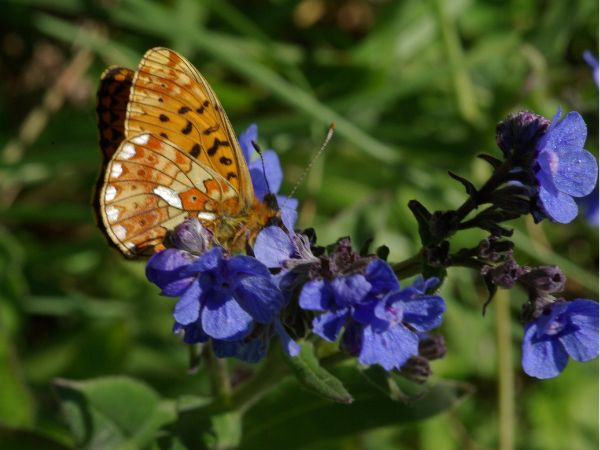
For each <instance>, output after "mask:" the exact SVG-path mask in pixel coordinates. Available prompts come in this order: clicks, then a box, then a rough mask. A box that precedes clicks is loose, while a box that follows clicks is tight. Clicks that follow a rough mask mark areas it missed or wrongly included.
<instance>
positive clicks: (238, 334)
mask: <svg viewBox="0 0 600 450" xmlns="http://www.w3.org/2000/svg"><path fill="white" fill-rule="evenodd" d="M252 326H253V323H252V317H251V316H250V314H248V313H247V312H246V311H244V310H243V309H242V308H241V307H240V305H238V303H237V302H236V301H235V299H234V298H233V297H227V296H225V295H223V294H219V295H214V296H211V298H210V299H209V301H208V302H207V303H206V305H205V306H204V308H202V328H203V330H204V332H205V333H206V334H208V335H209V336H210V337H212V338H215V339H221V340H225V341H235V340H239V339H242V338H244V337H245V336H247V335H248V334H249V333H250V332H251V331H252Z"/></svg>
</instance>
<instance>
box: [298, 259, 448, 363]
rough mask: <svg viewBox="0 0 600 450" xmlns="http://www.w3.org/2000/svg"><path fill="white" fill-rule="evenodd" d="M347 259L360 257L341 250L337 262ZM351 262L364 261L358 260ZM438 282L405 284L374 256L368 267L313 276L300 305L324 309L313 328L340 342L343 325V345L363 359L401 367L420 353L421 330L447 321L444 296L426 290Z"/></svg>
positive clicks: (305, 286)
mask: <svg viewBox="0 0 600 450" xmlns="http://www.w3.org/2000/svg"><path fill="white" fill-rule="evenodd" d="M345 259H346V260H348V261H352V260H353V259H354V257H353V255H352V254H347V255H346V258H344V257H342V255H341V254H339V255H338V258H337V259H336V262H337V264H340V265H343V264H344V260H345ZM351 264H352V265H355V266H356V265H358V266H360V264H357V261H356V260H354V261H353V262H352V263H351ZM331 266H334V265H331ZM331 266H330V268H331ZM340 268H341V267H339V266H338V267H337V269H338V270H339V269H340ZM346 269H347V267H346ZM336 272H337V270H336V271H335V272H334V273H336ZM436 282H437V281H436V280H433V279H430V280H427V281H424V280H423V279H421V278H419V279H417V280H416V281H415V283H413V284H412V285H411V286H408V287H406V288H404V289H400V285H399V283H398V280H397V279H396V276H395V274H394V272H393V270H392V268H391V267H390V266H389V265H388V264H387V263H386V262H385V261H383V260H381V259H373V258H372V259H371V260H370V262H369V263H368V264H367V265H366V267H364V269H363V270H360V271H356V272H354V273H346V274H343V273H339V272H338V273H337V274H336V275H335V276H333V277H332V278H317V279H313V280H310V281H308V282H307V283H306V284H305V285H304V287H303V288H302V291H301V293H300V298H299V304H300V307H301V308H303V309H305V310H310V311H316V312H318V313H319V314H318V315H316V316H315V318H314V319H313V322H312V329H313V332H314V333H315V334H317V335H319V336H321V337H322V338H323V339H326V340H328V341H335V340H336V339H337V338H338V336H339V335H340V334H341V333H342V329H343V330H344V331H343V334H342V340H341V345H342V347H343V348H344V349H345V350H346V351H348V352H349V353H350V354H352V355H355V356H357V357H358V360H359V362H360V363H361V364H364V365H370V364H379V365H380V366H382V367H383V368H384V369H386V370H392V369H399V368H400V367H401V366H402V365H403V364H404V363H405V362H406V361H408V359H409V358H410V357H411V356H415V355H418V353H419V335H418V332H424V331H429V330H431V329H433V328H435V327H437V326H439V325H440V323H441V318H442V313H443V312H444V309H445V306H444V302H443V300H442V298H441V297H439V296H435V295H427V294H426V293H425V291H426V290H428V289H429V288H431V287H432V285H433V284H435V283H436Z"/></svg>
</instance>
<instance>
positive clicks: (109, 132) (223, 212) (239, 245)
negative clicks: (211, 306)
mask: <svg viewBox="0 0 600 450" xmlns="http://www.w3.org/2000/svg"><path fill="white" fill-rule="evenodd" d="M97 102H98V103H97V108H96V113H97V122H98V130H99V134H100V149H101V151H102V155H103V162H102V168H101V171H100V175H99V177H98V182H97V186H96V192H95V196H94V205H95V209H96V215H97V218H98V224H99V226H100V228H101V230H102V231H103V232H104V234H105V235H106V237H107V239H108V241H109V243H111V244H113V245H114V246H116V247H117V248H118V249H119V250H120V251H121V253H122V254H123V255H125V256H126V257H129V258H136V257H140V256H149V255H151V254H153V253H155V252H157V251H160V250H162V249H164V244H163V241H164V239H165V236H166V235H167V233H168V232H169V230H172V229H173V228H175V227H176V226H177V225H178V224H180V223H182V222H183V221H184V220H186V219H197V220H199V221H200V222H201V224H202V225H203V226H204V227H205V228H206V229H208V230H209V231H210V232H212V234H213V236H214V240H215V241H216V242H217V243H218V244H220V245H222V246H223V247H225V248H226V249H228V250H229V251H232V252H236V251H241V250H244V249H245V248H246V245H247V244H248V243H250V242H251V241H252V239H253V238H254V237H255V236H256V234H257V233H258V231H260V229H262V228H263V227H265V226H266V225H267V224H269V223H270V222H271V221H272V220H273V219H274V218H276V217H277V216H278V214H279V213H278V211H277V207H276V206H275V205H273V204H269V202H263V201H261V200H259V199H257V198H256V197H255V194H254V189H253V186H252V180H251V178H250V172H249V170H248V165H247V163H246V160H245V158H244V156H243V153H242V151H241V148H240V145H239V143H238V141H237V139H236V137H235V133H234V130H233V127H232V125H231V123H230V121H229V119H228V118H227V115H226V114H225V111H224V110H223V107H222V106H221V104H220V103H219V100H218V98H217V96H216V95H215V93H214V91H213V90H212V89H211V87H210V86H209V84H208V83H207V82H206V80H205V79H204V77H203V76H202V75H201V74H200V72H199V71H198V70H197V69H196V68H195V67H194V66H193V65H192V64H191V63H190V62H189V61H188V60H186V59H185V58H184V57H183V56H181V55H179V54H178V53H177V52H175V51H173V50H170V49H167V48H162V47H157V48H153V49H150V50H148V51H147V52H146V54H145V55H144V57H143V58H142V60H141V62H140V64H139V66H138V68H137V70H135V71H134V70H131V69H127V68H124V67H109V68H108V69H106V70H105V71H104V73H103V74H102V76H101V80H100V85H99V88H98V94H97Z"/></svg>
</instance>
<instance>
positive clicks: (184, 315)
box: [173, 279, 203, 325]
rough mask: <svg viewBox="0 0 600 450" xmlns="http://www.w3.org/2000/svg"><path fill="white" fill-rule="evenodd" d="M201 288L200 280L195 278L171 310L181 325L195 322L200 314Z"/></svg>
mask: <svg viewBox="0 0 600 450" xmlns="http://www.w3.org/2000/svg"><path fill="white" fill-rule="evenodd" d="M202 293H203V289H202V286H201V285H200V280H199V279H195V280H194V282H193V283H192V284H191V285H190V287H189V288H188V289H187V290H186V291H185V292H184V293H183V295H182V296H181V298H180V299H179V301H178V302H177V304H176V305H175V310H174V311H173V317H174V318H175V320H176V321H177V322H179V323H180V324H182V325H188V324H190V323H192V322H195V321H196V320H197V319H198V317H199V316H200V301H201V298H202Z"/></svg>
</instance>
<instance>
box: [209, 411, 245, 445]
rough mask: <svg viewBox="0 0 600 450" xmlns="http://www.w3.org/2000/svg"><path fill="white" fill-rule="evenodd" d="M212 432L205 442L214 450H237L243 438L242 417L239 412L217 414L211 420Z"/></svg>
mask: <svg viewBox="0 0 600 450" xmlns="http://www.w3.org/2000/svg"><path fill="white" fill-rule="evenodd" d="M210 422H211V430H210V432H208V433H205V435H204V442H206V445H207V446H208V448H210V449H212V450H226V449H230V448H237V447H238V446H239V445H240V440H241V438H242V416H241V414H240V413H239V412H238V411H233V412H229V413H224V414H217V415H214V416H212V417H211V418H210Z"/></svg>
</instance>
